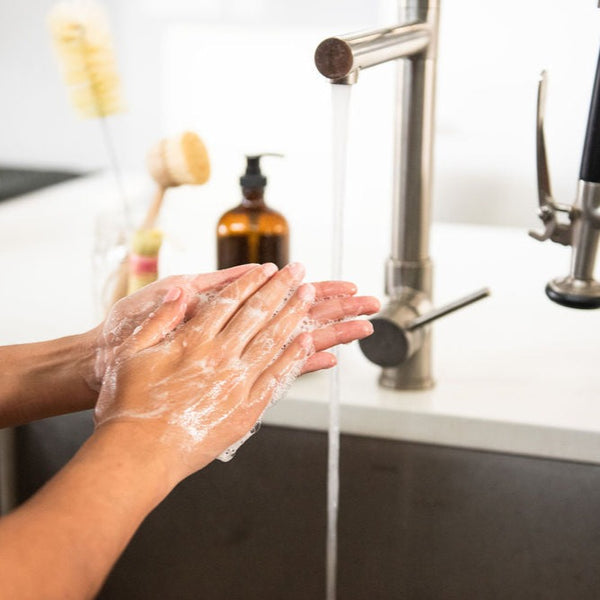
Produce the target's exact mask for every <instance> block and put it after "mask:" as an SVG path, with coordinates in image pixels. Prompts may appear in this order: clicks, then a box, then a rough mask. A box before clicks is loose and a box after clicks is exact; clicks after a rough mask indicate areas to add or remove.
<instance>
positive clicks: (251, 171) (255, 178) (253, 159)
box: [240, 152, 283, 190]
mask: <svg viewBox="0 0 600 600" xmlns="http://www.w3.org/2000/svg"><path fill="white" fill-rule="evenodd" d="M263 156H279V157H283V154H275V153H272V152H264V153H263V154H253V155H251V156H250V155H246V172H245V173H244V174H243V175H242V176H241V177H240V185H241V186H242V187H243V188H248V189H251V190H256V189H260V188H264V187H265V186H266V185H267V178H266V177H265V176H264V175H263V174H262V172H261V170H260V159H261V158H262V157H263Z"/></svg>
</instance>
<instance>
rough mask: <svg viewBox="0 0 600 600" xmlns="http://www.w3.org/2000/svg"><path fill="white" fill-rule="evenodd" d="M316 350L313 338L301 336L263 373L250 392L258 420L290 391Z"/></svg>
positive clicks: (304, 334)
mask: <svg viewBox="0 0 600 600" xmlns="http://www.w3.org/2000/svg"><path fill="white" fill-rule="evenodd" d="M313 349H314V346H313V341H312V337H311V335H310V334H308V333H302V334H300V335H299V336H298V337H297V338H296V339H295V340H294V341H293V342H292V343H291V344H290V345H289V346H288V348H287V349H286V350H285V352H283V353H282V354H281V356H279V357H278V358H277V359H276V360H275V361H274V362H273V364H272V365H271V366H269V367H268V368H267V369H265V370H264V371H263V373H262V374H261V375H260V377H259V378H258V379H257V380H256V381H255V382H254V385H253V386H252V389H251V390H250V395H249V399H250V402H251V404H252V406H253V407H255V408H256V410H257V412H256V420H258V419H259V418H260V415H262V413H263V411H264V410H265V409H266V408H267V407H268V406H269V405H273V404H275V403H276V402H277V401H278V400H279V399H280V398H282V397H283V396H284V395H285V393H286V392H287V391H288V389H289V387H290V386H291V385H292V383H293V382H294V381H295V379H296V378H297V377H298V376H299V375H300V374H301V373H302V369H303V368H304V365H305V363H306V361H307V360H308V358H309V356H310V355H311V354H312V352H313Z"/></svg>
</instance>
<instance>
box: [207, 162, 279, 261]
mask: <svg viewBox="0 0 600 600" xmlns="http://www.w3.org/2000/svg"><path fill="white" fill-rule="evenodd" d="M263 156H282V155H281V154H270V153H269V154H266V153H265V154H256V155H252V156H246V172H245V173H244V175H242V176H241V177H240V185H241V188H242V202H241V204H239V205H238V206H236V207H235V208H232V209H231V210H228V211H227V212H226V213H225V214H224V215H223V216H222V217H221V218H220V219H219V224H218V226H217V267H218V268H219V269H227V268H229V267H234V266H236V265H242V264H247V263H266V262H272V263H275V264H276V265H277V266H278V267H279V268H281V267H283V266H284V265H286V264H287V263H288V262H289V239H290V233H289V226H288V222H287V220H286V219H285V217H284V216H283V215H281V214H280V213H278V212H277V211H275V210H273V209H271V208H270V207H268V206H267V205H266V203H265V199H264V194H265V187H266V185H267V178H266V177H265V176H264V175H263V174H262V172H261V170H260V159H261V158H262V157H263Z"/></svg>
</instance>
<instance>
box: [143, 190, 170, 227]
mask: <svg viewBox="0 0 600 600" xmlns="http://www.w3.org/2000/svg"><path fill="white" fill-rule="evenodd" d="M166 191H167V190H166V188H164V187H159V188H158V189H157V190H156V193H155V194H154V200H153V201H152V204H151V205H150V208H149V209H148V212H147V213H146V218H145V219H144V222H143V223H142V229H152V228H153V227H154V223H155V222H156V219H157V218H158V213H159V212H160V207H161V206H162V201H163V198H164V197H165V192H166Z"/></svg>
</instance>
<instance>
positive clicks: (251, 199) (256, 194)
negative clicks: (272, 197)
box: [242, 187, 266, 208]
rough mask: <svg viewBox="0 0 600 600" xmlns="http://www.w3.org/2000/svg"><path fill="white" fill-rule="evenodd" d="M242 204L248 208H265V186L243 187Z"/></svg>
mask: <svg viewBox="0 0 600 600" xmlns="http://www.w3.org/2000/svg"><path fill="white" fill-rule="evenodd" d="M242 206H244V207H246V208H263V207H264V206H266V204H265V188H248V187H242Z"/></svg>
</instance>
